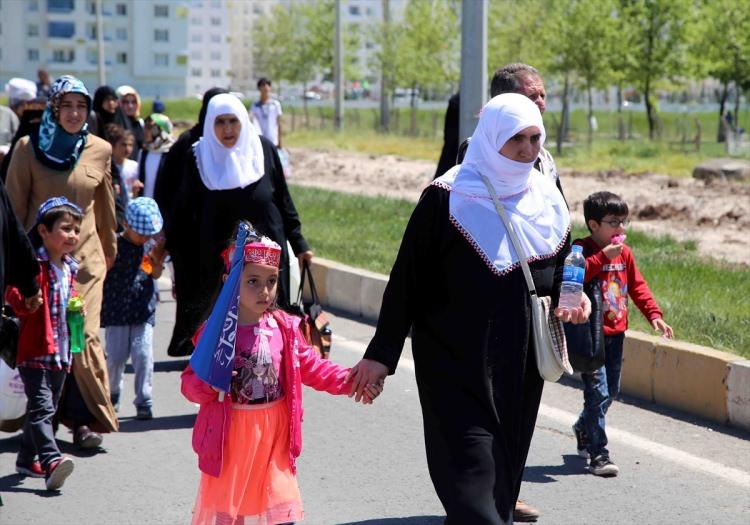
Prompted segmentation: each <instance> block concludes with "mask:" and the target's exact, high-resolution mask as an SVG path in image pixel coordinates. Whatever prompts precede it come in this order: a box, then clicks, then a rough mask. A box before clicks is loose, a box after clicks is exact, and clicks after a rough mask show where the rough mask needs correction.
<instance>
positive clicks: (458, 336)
mask: <svg viewBox="0 0 750 525" xmlns="http://www.w3.org/2000/svg"><path fill="white" fill-rule="evenodd" d="M448 199H449V191H447V189H446V188H444V187H441V186H440V185H438V184H437V183H433V185H431V186H429V187H428V188H427V189H426V190H425V192H424V193H423V195H422V198H421V199H420V201H419V203H418V204H417V206H416V209H415V210H414V213H413V214H412V217H411V219H410V221H409V224H408V226H407V228H406V232H405V233H404V238H403V241H402V244H401V248H400V250H399V253H398V257H397V259H396V262H395V264H394V266H393V270H392V271H391V275H390V280H389V282H388V286H387V287H386V290H385V293H384V295H383V304H382V308H381V311H380V317H379V319H378V326H377V330H376V332H375V336H374V337H373V339H372V341H371V342H370V345H369V347H368V348H367V352H366V353H365V356H364V357H365V358H367V359H374V360H376V361H379V362H381V363H383V364H385V365H386V366H387V367H388V368H389V369H390V371H391V372H393V371H394V370H395V368H396V365H397V363H398V359H399V356H400V355H401V350H402V348H403V344H404V339H405V338H406V336H407V333H408V332H409V329H410V328H411V329H412V350H413V354H414V363H415V370H416V379H417V385H418V388H419V398H420V402H421V405H422V415H423V419H424V435H425V447H426V452H427V462H428V466H429V470H430V476H431V478H432V481H433V484H434V485H435V490H436V492H437V494H438V497H439V498H440V500H441V502H442V503H443V506H444V507H445V510H446V513H447V515H448V518H447V520H446V523H448V524H450V525H459V524H467V523H471V524H472V525H480V524H493V525H497V524H501V523H502V524H505V523H507V524H510V523H512V521H513V519H512V514H513V507H514V505H515V501H516V498H517V496H518V492H519V489H520V485H521V477H522V474H523V468H524V465H525V462H526V456H527V453H528V450H529V444H530V442H531V436H532V434H533V432H534V424H535V422H536V416H537V411H538V409H539V402H540V399H541V394H542V384H543V382H542V379H541V378H540V376H539V373H538V371H537V368H536V361H535V359H534V353H533V348H532V347H531V346H530V341H531V340H530V337H531V336H530V316H531V311H530V305H529V302H528V291H527V288H526V282H525V280H524V277H523V273H522V270H521V269H520V267H518V265H516V266H515V267H514V269H512V270H511V271H510V272H508V273H506V274H504V275H497V274H496V273H495V272H494V271H493V270H492V269H491V267H490V265H489V263H485V262H484V260H483V259H482V257H481V256H480V255H479V252H477V251H476V250H475V249H474V247H473V246H472V244H471V241H470V240H468V239H467V238H466V237H464V236H463V235H462V233H461V232H460V231H459V230H458V228H457V227H456V226H454V225H453V224H452V223H451V220H450V216H449V211H448V209H449V208H448ZM569 245H570V238H569V236H568V237H567V238H566V239H565V241H564V242H563V243H562V245H561V246H560V248H559V250H558V253H557V254H555V255H554V256H552V257H550V258H548V259H543V260H538V261H535V262H533V263H531V264H530V268H531V273H532V276H533V279H534V283H535V284H536V287H537V290H538V291H539V293H540V295H551V296H552V298H553V302H554V303H555V304H556V303H557V298H558V296H559V288H560V282H561V279H562V267H563V261H564V257H565V254H566V253H567V252H568V250H569Z"/></svg>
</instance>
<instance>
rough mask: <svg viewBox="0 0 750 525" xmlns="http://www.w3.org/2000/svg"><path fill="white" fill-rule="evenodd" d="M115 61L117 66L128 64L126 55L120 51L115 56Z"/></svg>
mask: <svg viewBox="0 0 750 525" xmlns="http://www.w3.org/2000/svg"><path fill="white" fill-rule="evenodd" d="M115 60H116V61H117V63H118V64H127V63H128V54H127V53H125V52H123V51H120V52H119V53H117V54H116V55H115Z"/></svg>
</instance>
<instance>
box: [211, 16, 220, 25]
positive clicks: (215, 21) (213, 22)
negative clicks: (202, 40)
mask: <svg viewBox="0 0 750 525" xmlns="http://www.w3.org/2000/svg"><path fill="white" fill-rule="evenodd" d="M211 25H212V26H220V25H221V18H219V17H218V16H212V17H211Z"/></svg>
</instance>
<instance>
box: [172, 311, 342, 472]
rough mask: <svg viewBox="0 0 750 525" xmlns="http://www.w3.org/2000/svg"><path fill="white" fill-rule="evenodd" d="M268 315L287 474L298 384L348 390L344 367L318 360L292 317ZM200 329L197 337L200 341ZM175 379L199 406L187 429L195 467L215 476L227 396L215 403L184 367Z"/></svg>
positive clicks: (297, 425) (293, 456)
mask: <svg viewBox="0 0 750 525" xmlns="http://www.w3.org/2000/svg"><path fill="white" fill-rule="evenodd" d="M273 316H274V318H275V319H276V321H277V322H278V323H279V328H280V330H281V334H282V337H283V338H284V349H283V350H282V352H283V353H282V360H281V366H282V369H283V370H282V371H281V374H282V381H283V382H282V384H283V386H284V390H285V392H286V395H285V399H286V403H287V407H288V409H289V464H290V465H291V467H292V472H296V471H297V467H296V460H297V457H298V456H299V455H300V452H301V451H302V412H303V411H302V385H303V384H305V385H307V386H309V387H312V388H314V389H315V390H322V391H325V392H328V393H331V394H338V395H341V394H346V393H348V392H349V388H348V385H347V383H345V382H344V381H345V379H346V376H347V374H348V373H349V369H348V368H344V367H342V366H341V365H338V364H336V363H334V362H332V361H328V360H327V359H321V358H320V356H319V355H318V353H317V352H316V351H315V350H314V349H313V347H312V346H310V345H309V344H308V343H307V342H306V341H305V340H304V338H303V337H302V335H301V334H300V332H299V323H300V319H299V318H298V317H294V316H291V315H289V314H286V313H284V312H282V311H281V310H274V312H273ZM201 330H202V327H201ZM201 330H199V332H198V334H196V336H197V337H200V332H201ZM181 379H182V388H181V390H182V395H183V396H185V397H186V398H187V399H188V400H189V401H192V402H193V403H198V404H199V405H200V409H199V410H198V417H197V418H196V420H195V426H194V427H193V450H194V451H195V453H196V454H198V468H199V469H200V470H201V471H202V472H205V473H206V474H209V475H211V476H215V477H218V476H219V474H220V473H221V469H222V465H223V459H224V458H223V454H224V440H225V436H227V435H228V433H229V424H230V421H231V418H230V410H231V409H232V400H231V397H230V396H228V395H227V396H224V400H223V401H219V394H218V392H216V391H215V390H214V389H212V388H211V387H210V386H208V384H206V383H204V382H203V381H202V380H200V379H199V378H198V376H196V375H195V372H193V369H192V368H191V367H190V366H188V367H187V368H186V369H185V371H184V372H183V373H182V376H181Z"/></svg>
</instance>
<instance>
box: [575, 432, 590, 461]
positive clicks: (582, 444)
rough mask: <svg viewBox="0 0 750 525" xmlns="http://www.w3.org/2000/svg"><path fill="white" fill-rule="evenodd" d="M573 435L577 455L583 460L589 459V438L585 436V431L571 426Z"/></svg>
mask: <svg viewBox="0 0 750 525" xmlns="http://www.w3.org/2000/svg"><path fill="white" fill-rule="evenodd" d="M573 434H575V436H576V449H577V450H578V455H579V456H581V457H582V458H584V459H589V451H588V448H589V437H588V436H587V435H586V431H585V430H583V429H582V428H578V427H577V426H575V425H573Z"/></svg>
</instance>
